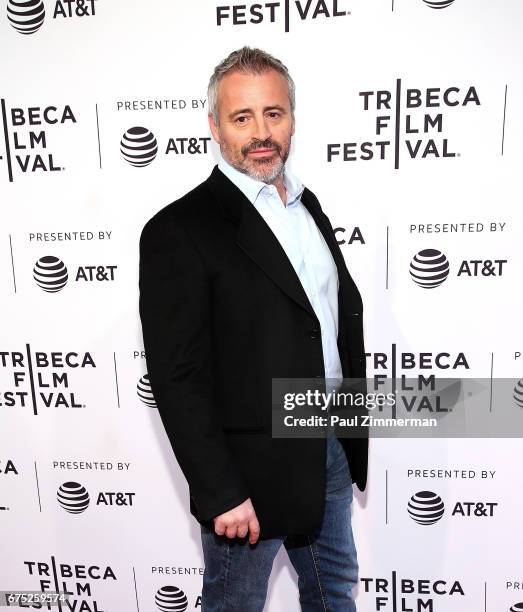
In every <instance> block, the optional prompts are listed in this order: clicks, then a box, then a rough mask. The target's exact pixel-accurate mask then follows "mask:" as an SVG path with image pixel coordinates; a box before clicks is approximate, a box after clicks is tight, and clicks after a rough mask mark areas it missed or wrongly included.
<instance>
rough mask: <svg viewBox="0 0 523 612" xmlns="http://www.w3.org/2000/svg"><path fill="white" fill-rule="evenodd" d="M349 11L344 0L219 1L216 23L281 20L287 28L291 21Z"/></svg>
mask: <svg viewBox="0 0 523 612" xmlns="http://www.w3.org/2000/svg"><path fill="white" fill-rule="evenodd" d="M350 14H351V12H350V10H348V8H347V3H346V2H345V0H284V1H283V2H281V1H276V2H253V3H251V4H248V3H245V2H244V3H242V4H222V5H219V6H217V7H216V25H217V26H223V25H226V24H230V25H233V26H242V25H247V24H254V25H256V24H260V23H282V22H283V27H284V31H285V32H289V31H290V25H291V21H292V23H293V25H294V23H295V22H304V21H313V22H314V23H318V22H320V21H322V22H323V21H325V20H326V19H329V20H330V19H333V18H337V17H346V16H348V15H350Z"/></svg>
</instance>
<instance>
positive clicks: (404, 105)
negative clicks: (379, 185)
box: [327, 79, 481, 170]
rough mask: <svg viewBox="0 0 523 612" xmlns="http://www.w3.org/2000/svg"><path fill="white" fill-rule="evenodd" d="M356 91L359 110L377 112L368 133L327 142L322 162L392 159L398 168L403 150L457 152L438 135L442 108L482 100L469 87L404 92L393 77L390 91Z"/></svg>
mask: <svg viewBox="0 0 523 612" xmlns="http://www.w3.org/2000/svg"><path fill="white" fill-rule="evenodd" d="M358 95H359V96H360V98H361V104H362V110H363V111H364V112H365V113H368V112H369V111H370V112H371V113H376V115H375V116H374V132H373V138H372V139H371V140H365V141H363V142H356V141H348V142H337V143H328V144H327V162H336V161H343V162H348V161H358V160H360V161H370V160H373V159H378V160H393V161H394V168H395V169H396V170H397V169H399V167H400V160H401V159H402V157H403V156H404V155H406V156H407V158H408V159H436V158H454V157H458V156H459V155H460V153H458V152H456V151H454V150H453V149H452V147H451V144H450V143H449V139H448V138H446V137H444V136H443V120H444V115H443V112H442V110H441V109H444V110H448V109H451V108H457V107H459V108H461V109H466V110H467V111H469V112H470V111H471V110H473V109H474V108H476V107H478V106H480V105H481V103H480V100H479V96H478V93H477V91H476V88H475V87H474V86H468V87H465V88H460V87H447V88H441V87H430V88H427V89H415V88H408V89H406V90H405V92H404V93H403V91H402V80H401V79H397V80H396V89H395V91H389V90H386V89H385V90H376V91H360V92H359V93H358ZM433 109H434V110H433ZM402 112H403V116H402Z"/></svg>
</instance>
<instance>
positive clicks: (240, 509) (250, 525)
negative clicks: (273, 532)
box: [213, 497, 260, 544]
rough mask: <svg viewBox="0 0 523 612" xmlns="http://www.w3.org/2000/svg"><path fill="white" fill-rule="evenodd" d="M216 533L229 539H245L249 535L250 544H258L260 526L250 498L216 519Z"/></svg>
mask: <svg viewBox="0 0 523 612" xmlns="http://www.w3.org/2000/svg"><path fill="white" fill-rule="evenodd" d="M213 520H214V531H215V532H216V534H217V535H223V534H225V535H226V536H227V537H228V538H235V537H239V538H244V537H245V536H246V535H247V533H249V544H256V542H257V541H258V538H259V537H260V524H259V523H258V519H257V518H256V513H255V512H254V508H253V505H252V502H251V498H250V497H249V498H248V499H246V500H245V501H244V502H242V503H241V504H240V505H239V506H236V507H235V508H232V510H228V511H227V512H224V513H223V514H220V515H219V516H217V517H215V518H214V519H213Z"/></svg>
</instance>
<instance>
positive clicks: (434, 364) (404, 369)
mask: <svg viewBox="0 0 523 612" xmlns="http://www.w3.org/2000/svg"><path fill="white" fill-rule="evenodd" d="M365 356H366V359H367V365H368V366H369V370H371V372H372V374H369V378H372V381H373V385H374V388H375V389H379V388H383V386H385V385H387V384H389V381H391V382H392V392H394V393H396V392H397V393H398V395H397V397H396V403H395V406H394V407H393V410H392V412H393V415H394V414H395V413H396V406H399V407H400V409H401V411H405V412H407V413H425V414H431V415H438V416H444V415H445V414H447V413H448V412H450V411H452V407H451V406H450V407H449V406H445V405H444V403H445V402H444V398H442V395H440V394H439V393H435V390H436V383H437V379H436V377H437V375H438V373H440V372H441V373H442V374H444V375H445V378H448V374H449V373H451V372H456V373H459V372H462V371H463V370H469V369H470V365H469V362H468V359H467V357H466V355H465V353H464V352H457V353H455V352H452V353H451V352H445V351H440V352H437V353H436V352H424V351H420V352H418V353H413V352H410V351H408V352H402V351H398V347H397V345H396V344H395V343H393V344H392V345H391V351H390V353H385V352H373V353H365ZM451 391H452V389H451ZM450 397H451V395H449V398H450ZM447 401H450V399H448V400H447ZM376 410H377V411H378V412H382V411H383V406H376Z"/></svg>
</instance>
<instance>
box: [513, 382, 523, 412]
mask: <svg viewBox="0 0 523 612" xmlns="http://www.w3.org/2000/svg"><path fill="white" fill-rule="evenodd" d="M513 398H514V402H515V403H516V406H518V407H519V408H523V379H522V380H518V382H517V383H516V386H515V387H514V395H513Z"/></svg>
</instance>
